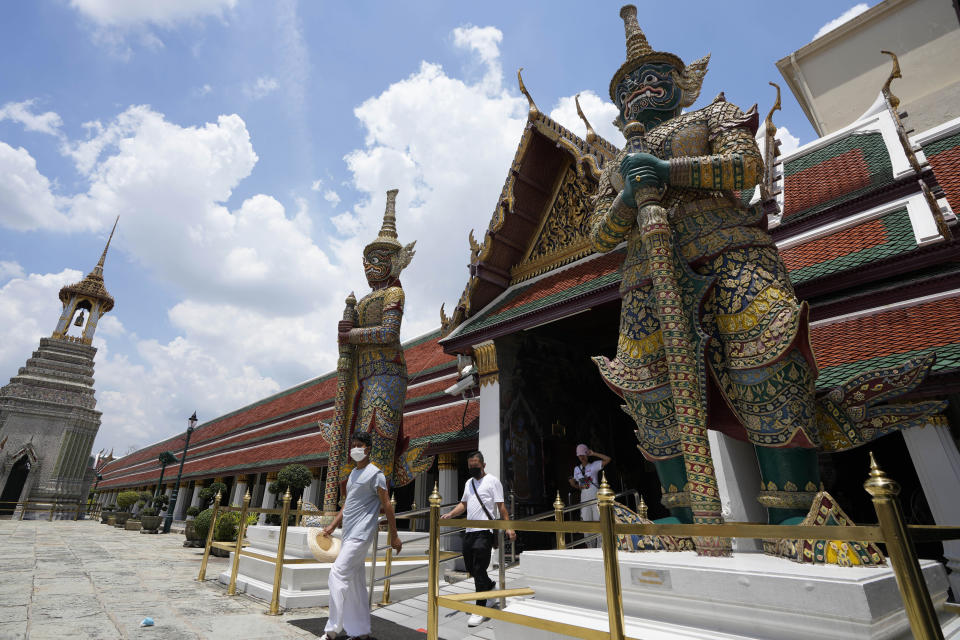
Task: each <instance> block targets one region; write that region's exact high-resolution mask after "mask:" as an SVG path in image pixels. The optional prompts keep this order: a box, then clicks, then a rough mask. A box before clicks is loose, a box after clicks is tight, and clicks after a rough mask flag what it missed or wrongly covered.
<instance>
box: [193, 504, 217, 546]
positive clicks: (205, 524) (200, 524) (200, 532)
mask: <svg viewBox="0 0 960 640" xmlns="http://www.w3.org/2000/svg"><path fill="white" fill-rule="evenodd" d="M212 517H213V509H204V510H203V511H201V512H200V513H198V514H197V517H196V518H194V520H193V531H194V533H195V534H196V536H197V537H198V538H199V539H201V540H206V539H207V532H209V531H210V519H211V518H212Z"/></svg>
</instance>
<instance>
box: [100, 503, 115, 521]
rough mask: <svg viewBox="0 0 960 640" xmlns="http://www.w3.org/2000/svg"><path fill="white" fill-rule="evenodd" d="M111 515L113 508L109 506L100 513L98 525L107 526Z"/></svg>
mask: <svg viewBox="0 0 960 640" xmlns="http://www.w3.org/2000/svg"><path fill="white" fill-rule="evenodd" d="M112 515H113V506H112V505H109V506H106V507H104V508H103V509H102V510H101V511H100V524H109V520H110V516H112Z"/></svg>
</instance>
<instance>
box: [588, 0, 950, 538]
mask: <svg viewBox="0 0 960 640" xmlns="http://www.w3.org/2000/svg"><path fill="white" fill-rule="evenodd" d="M620 15H621V17H622V18H623V19H624V23H625V28H626V35H627V61H626V62H625V63H624V64H623V65H622V66H621V67H620V69H619V70H618V71H617V73H616V74H615V75H614V77H613V80H612V81H611V83H610V97H611V98H612V99H613V101H614V102H615V103H616V104H617V107H618V108H619V111H620V115H619V116H618V118H617V120H616V121H615V122H616V124H617V125H618V126H619V127H620V128H621V130H622V131H623V132H624V135H625V137H626V138H627V144H626V146H625V148H624V149H623V150H622V151H621V152H620V153H619V155H618V157H617V159H616V161H615V162H610V163H608V164H607V165H606V167H605V169H604V172H603V175H602V176H601V179H600V184H599V187H598V193H597V197H596V205H595V210H594V213H593V216H592V219H591V233H590V237H591V240H592V242H593V245H594V247H595V248H596V249H597V250H598V251H604V252H605V251H611V250H613V249H614V248H616V247H618V246H619V245H620V244H621V243H622V242H626V259H625V262H624V265H623V279H622V284H621V287H620V293H621V297H622V306H621V315H620V329H619V339H618V343H617V350H616V357H615V358H614V359H613V360H610V359H608V358H607V357H604V356H597V357H595V358H594V361H595V362H596V364H597V366H598V367H599V369H600V373H601V375H602V377H603V379H604V381H605V382H606V383H607V385H608V386H610V387H611V389H613V390H614V391H615V392H616V393H617V394H618V395H619V396H620V397H621V398H622V399H623V401H624V405H623V409H624V411H626V412H627V413H628V414H629V415H630V416H631V417H632V418H633V419H634V421H635V423H636V426H637V429H636V435H637V439H638V440H639V448H640V450H641V451H642V453H643V455H644V456H645V457H646V458H647V459H648V460H650V461H652V462H653V463H654V464H655V465H656V467H657V472H658V475H659V477H660V480H661V483H662V485H663V488H664V496H663V502H664V504H665V506H667V507H668V508H670V509H671V513H672V517H671V518H670V519H668V521H669V520H672V521H674V522H676V521H680V522H685V523H689V522H703V523H711V522H719V521H721V519H720V514H719V496H718V492H717V483H716V478H715V476H714V475H713V466H712V464H713V463H712V459H711V457H710V449H709V444H708V443H707V442H706V437H705V436H706V429H713V430H717V431H721V432H723V433H725V434H727V435H728V436H730V437H732V438H736V439H739V440H742V441H746V442H749V443H751V444H753V445H754V446H755V447H756V451H757V457H758V462H759V466H760V471H761V476H762V479H763V482H764V491H762V492H761V495H760V502H761V503H762V504H764V505H765V506H767V507H768V509H769V515H770V521H771V522H774V523H796V522H799V521H800V520H802V519H803V518H804V517H805V516H807V513H808V510H809V508H810V506H811V504H812V503H813V502H814V498H815V497H817V492H818V491H819V490H820V489H821V487H820V478H819V469H818V463H817V455H816V452H817V449H818V448H821V449H824V450H841V449H846V448H851V447H854V446H858V445H860V444H863V443H864V442H867V441H869V440H872V439H873V438H876V437H879V436H880V435H883V434H886V433H889V432H890V431H892V430H893V429H895V428H898V427H902V426H907V425H910V424H914V423H915V422H911V421H915V420H916V419H918V416H921V415H926V414H927V413H929V412H930V411H932V410H934V409H935V408H936V407H935V406H934V405H937V406H939V404H938V403H927V406H924V407H923V408H919V407H918V408H917V411H914V412H912V413H910V415H909V419H907V418H908V416H907V413H905V412H904V410H903V408H899V409H896V408H893V409H891V410H889V411H887V409H886V408H879V407H878V408H872V409H869V410H867V407H868V406H870V405H872V404H875V403H876V402H879V401H880V396H881V395H882V397H883V398H884V399H888V398H890V397H893V396H894V395H897V394H898V393H900V392H901V391H903V390H906V388H912V387H913V386H916V384H919V382H920V381H921V380H922V379H923V376H924V375H925V373H926V371H927V370H928V368H929V366H930V364H931V363H930V362H929V361H927V362H908V363H907V364H905V365H904V366H903V367H901V368H899V369H895V370H894V369H890V370H886V371H883V372H877V374H876V376H874V377H871V375H870V374H866V375H865V376H863V377H862V379H860V380H855V381H853V380H852V381H850V382H848V383H847V384H846V385H844V386H843V387H842V388H838V389H836V390H834V392H832V393H831V395H833V396H834V400H835V404H834V405H833V408H829V407H827V404H828V402H827V401H826V400H825V401H823V402H821V403H818V402H817V401H815V398H814V390H815V387H814V382H815V380H816V376H817V366H816V361H815V359H814V357H813V353H812V350H811V347H810V344H809V339H808V330H807V316H808V309H807V305H806V303H805V302H800V301H798V300H797V297H796V295H795V293H794V290H793V286H792V285H791V283H790V279H789V276H788V273H787V270H786V268H785V266H784V264H783V262H782V261H781V259H780V256H779V254H778V253H777V249H776V246H775V245H774V243H773V240H772V239H771V237H770V236H769V234H768V233H767V231H766V216H765V213H764V211H763V210H762V208H761V206H760V205H759V204H758V205H755V206H747V205H744V204H743V202H742V200H741V199H740V198H739V197H738V196H737V195H736V194H735V193H734V192H735V191H740V190H753V189H754V188H755V187H756V186H757V185H758V183H760V181H761V180H762V178H763V159H762V157H761V155H760V152H759V149H758V147H757V144H756V142H755V139H754V136H755V134H756V130H757V126H758V117H757V113H756V108H755V107H754V108H752V109H750V110H749V111H748V112H746V113H744V112H743V111H741V110H740V109H739V108H738V107H737V106H735V105H733V104H730V103H728V102H726V101H725V99H724V97H723V94H720V95H719V96H718V97H717V98H716V99H714V101H713V102H712V103H711V104H709V105H707V106H706V107H704V108H702V109H698V110H696V111H692V112H689V113H681V110H682V108H683V107H689V106H691V105H692V104H693V103H694V101H695V100H696V98H697V96H698V95H699V93H700V86H701V83H702V81H703V76H704V74H705V73H706V68H707V62H708V61H709V56H706V57H704V58H702V59H700V60H698V61H696V62H694V63H693V64H691V65H684V63H683V62H682V61H681V60H680V59H679V58H678V57H677V56H675V55H674V54H670V53H664V52H657V51H653V50H652V48H651V47H650V45H649V44H648V42H647V39H646V37H645V36H644V34H643V32H642V31H641V30H640V27H639V24H638V22H637V17H636V8H635V7H633V6H629V5H628V6H626V7H624V8H623V9H622V10H621V13H620ZM650 205H653V206H652V207H651V206H650ZM657 211H659V212H661V213H659V214H658V213H657ZM658 215H659V216H660V218H658V217H657V216H658ZM876 377H880V378H881V379H882V385H881V386H882V387H883V389H884V391H883V393H881V394H879V395H878V396H876V397H872V398H869V399H865V396H864V394H863V393H860V394H859V395H858V394H856V393H853V392H852V389H853V387H851V386H850V385H854V386H859V388H860V389H861V390H862V389H864V388H866V387H863V386H862V385H863V384H864V383H865V382H866V381H867V380H868V379H869V380H875V378H876ZM877 388H878V389H879V388H880V387H877ZM840 405H843V406H844V407H845V409H842V410H839V409H838V408H837V407H839V406H840ZM854 405H857V408H855V407H854ZM868 413H869V414H871V416H872V418H877V417H878V416H879V415H880V414H883V415H884V416H885V417H884V418H882V419H880V420H879V422H877V421H874V422H871V421H870V420H867V419H866V416H867V414H868ZM894 415H896V416H897V417H893V416H894ZM841 423H842V426H841ZM881 424H882V426H881V428H879V429H878V428H876V426H877V425H881ZM698 430H699V432H698ZM841 432H842V433H843V434H845V436H844V441H843V443H842V444H838V441H837V439H836V435H837V434H838V433H841ZM695 492H696V495H694V493H695ZM824 495H825V494H824ZM691 507H692V509H691ZM838 514H839V512H838ZM838 519H839V515H838V518H835V521H836V520H838ZM695 542H697V550H698V552H701V553H708V554H710V555H725V554H726V553H729V547H727V548H723V545H722V543H721V544H716V543H710V542H709V541H697V540H695ZM701 542H702V544H701ZM711 545H712V546H711ZM781 555H787V554H781Z"/></svg>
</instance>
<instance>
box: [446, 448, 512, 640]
mask: <svg viewBox="0 0 960 640" xmlns="http://www.w3.org/2000/svg"><path fill="white" fill-rule="evenodd" d="M486 466H487V465H486V463H484V461H483V454H482V453H480V452H479V451H475V452H473V453H471V454H470V456H469V457H468V458H467V471H468V472H469V473H470V479H469V480H467V483H466V485H464V488H463V497H462V498H460V504H458V505H457V506H455V507H454V508H453V509H451V510H450V511H448V512H447V513H445V514H443V515H442V516H440V517H441V518H442V519H445V520H446V519H449V518H456V517H457V516H459V515H460V514H462V513H463V512H466V513H467V519H468V520H498V519H499V520H509V519H510V515H509V514H508V513H507V508H506V507H505V506H504V504H503V485H502V484H500V480H499V479H498V478H497V477H496V476H494V475H491V474H489V473H486V471H485V468H486ZM506 533H507V537H508V538H510V539H511V540H513V539H514V537H515V536H516V534H515V533H514V532H513V530H511V529H507V532H506ZM493 541H494V533H493V531H491V530H490V529H476V528H468V529H467V530H466V533H465V534H464V537H463V562H464V564H465V565H466V566H467V571H468V572H469V573H470V575H471V576H472V577H473V585H474V589H475V590H476V591H478V592H479V591H490V590H492V589H493V588H494V586H495V584H494V582H493V580H491V579H490V576H488V575H487V567H488V566H489V565H490V554H491V550H492V549H493ZM477 604H478V605H479V606H481V607H485V606H487V601H486V600H478V601H477ZM487 619H488V618H486V617H484V616H481V615H479V614H473V615H471V616H470V618H469V619H468V620H467V626H468V627H475V626H477V625H479V624H481V623H482V622H483V621H484V620H487Z"/></svg>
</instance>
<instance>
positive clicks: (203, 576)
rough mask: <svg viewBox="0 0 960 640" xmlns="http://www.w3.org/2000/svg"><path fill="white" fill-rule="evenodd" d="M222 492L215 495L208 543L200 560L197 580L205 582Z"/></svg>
mask: <svg viewBox="0 0 960 640" xmlns="http://www.w3.org/2000/svg"><path fill="white" fill-rule="evenodd" d="M220 498H221V496H220V492H219V491H217V495H215V496H214V497H213V516H212V517H211V518H210V529H209V530H208V531H207V544H206V547H205V548H204V550H203V560H202V561H201V562H200V573H199V574H197V580H198V581H199V582H203V581H204V579H206V577H207V560H209V559H210V545H211V544H213V530H214V529H215V528H216V526H217V512H218V511H220Z"/></svg>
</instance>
